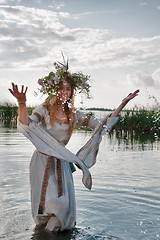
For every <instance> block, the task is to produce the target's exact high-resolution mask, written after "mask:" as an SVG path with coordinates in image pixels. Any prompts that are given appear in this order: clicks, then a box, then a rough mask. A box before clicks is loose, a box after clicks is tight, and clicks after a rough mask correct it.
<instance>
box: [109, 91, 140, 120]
mask: <svg viewBox="0 0 160 240" xmlns="http://www.w3.org/2000/svg"><path fill="white" fill-rule="evenodd" d="M138 93H139V90H136V91H135V92H133V93H130V94H129V95H128V96H127V97H126V98H124V99H123V100H122V103H121V104H120V105H119V106H118V108H117V109H116V110H115V111H114V112H113V113H112V114H111V117H117V116H118V114H119V113H120V111H121V110H122V109H123V108H124V107H125V106H126V104H127V103H128V102H129V101H130V100H131V99H133V98H134V97H136V96H137V95H138Z"/></svg>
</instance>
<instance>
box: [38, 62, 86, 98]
mask: <svg viewBox="0 0 160 240" xmlns="http://www.w3.org/2000/svg"><path fill="white" fill-rule="evenodd" d="M53 65H54V67H55V69H56V71H55V72H54V71H52V72H50V73H49V74H48V75H47V76H45V77H43V78H40V79H38V84H39V85H40V86H41V88H40V89H39V90H40V92H41V93H43V94H48V95H50V94H51V95H55V94H56V91H57V89H58V88H59V85H60V83H63V84H64V85H65V84H67V81H68V82H69V83H70V84H71V86H72V87H73V89H75V91H76V93H86V94H87V97H89V92H90V85H89V80H90V76H88V75H84V74H83V73H81V72H78V73H70V72H69V70H68V69H69V67H68V61H67V64H62V63H60V62H54V64H53Z"/></svg>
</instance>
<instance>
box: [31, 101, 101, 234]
mask: <svg viewBox="0 0 160 240" xmlns="http://www.w3.org/2000/svg"><path fill="white" fill-rule="evenodd" d="M30 119H31V120H32V121H34V122H36V123H38V124H39V125H40V127H42V128H43V129H44V130H45V131H47V132H48V133H49V134H50V135H51V136H52V137H54V138H55V139H56V140H57V141H58V142H60V143H61V144H62V145H66V144H67V143H68V141H69V139H70V137H71V136H70V135H68V129H69V126H68V124H59V123H57V122H54V125H53V127H51V126H50V124H49V114H48V111H47V110H46V109H45V108H44V107H43V106H42V105H40V106H39V107H37V108H36V109H35V110H34V111H33V113H32V116H30ZM77 121H78V122H81V123H84V124H87V125H88V127H90V128H92V129H95V128H96V126H97V125H98V123H99V120H98V119H96V118H94V117H91V118H88V117H87V116H86V115H85V114H84V113H83V112H80V111H76V113H75V122H74V125H75V124H76V122H77ZM47 160H48V156H47V155H45V154H42V153H41V152H39V151H37V150H35V152H34V154H33V156H32V159H31V163H30V184H31V206H32V214H33V218H34V220H35V222H36V225H42V224H44V225H45V226H46V228H47V229H49V230H51V231H57V230H61V231H63V230H67V229H72V228H74V226H75V224H76V206H75V191H74V184H73V178H72V171H71V167H70V164H69V163H68V162H66V161H64V160H60V161H61V171H60V173H61V176H60V177H61V182H60V183H61V187H59V185H58V178H59V177H58V173H57V171H58V170H57V166H58V162H57V161H58V160H57V159H55V158H54V157H53V158H52V161H51V166H50V170H49V172H48V182H47V186H46V189H45V191H46V195H45V203H44V209H43V212H41V211H39V205H40V199H41V196H42V194H43V193H42V185H43V183H44V173H45V170H46V163H47ZM59 188H60V189H59ZM59 191H60V196H59Z"/></svg>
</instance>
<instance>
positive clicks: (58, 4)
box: [48, 0, 65, 10]
mask: <svg viewBox="0 0 160 240" xmlns="http://www.w3.org/2000/svg"><path fill="white" fill-rule="evenodd" d="M64 6H65V3H64V2H62V1H55V0H53V1H52V4H50V5H49V6H48V7H49V8H55V9H57V10H59V9H61V8H63V7H64Z"/></svg>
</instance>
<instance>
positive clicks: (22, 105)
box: [8, 83, 29, 125]
mask: <svg viewBox="0 0 160 240" xmlns="http://www.w3.org/2000/svg"><path fill="white" fill-rule="evenodd" d="M27 89H28V87H26V89H25V90H24V86H23V85H22V89H21V92H19V91H18V86H17V85H16V84H14V83H12V89H8V90H9V91H10V93H11V94H12V95H13V96H14V97H15V98H16V99H17V101H18V119H19V121H20V122H21V123H22V124H25V125H28V124H29V121H28V113H27V107H26V92H27Z"/></svg>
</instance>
